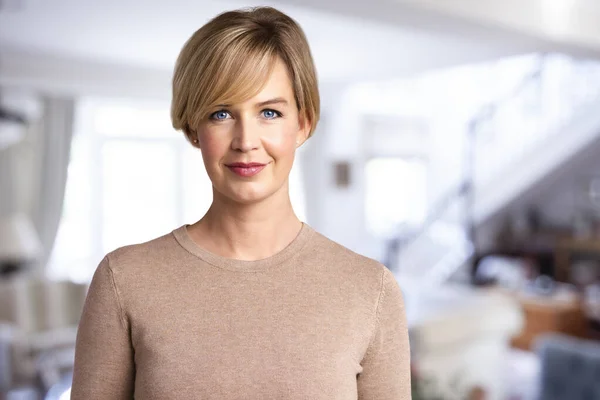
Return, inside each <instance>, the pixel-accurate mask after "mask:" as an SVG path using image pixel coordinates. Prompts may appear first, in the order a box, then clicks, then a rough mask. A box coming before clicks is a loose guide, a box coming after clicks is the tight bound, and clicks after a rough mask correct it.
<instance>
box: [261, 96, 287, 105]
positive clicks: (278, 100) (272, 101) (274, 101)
mask: <svg viewBox="0 0 600 400" xmlns="http://www.w3.org/2000/svg"><path fill="white" fill-rule="evenodd" d="M271 104H282V105H285V106H287V105H288V101H287V100H286V99H284V98H283V97H275V98H274V99H270V100H266V101H261V102H260V103H257V104H256V107H264V106H267V105H271Z"/></svg>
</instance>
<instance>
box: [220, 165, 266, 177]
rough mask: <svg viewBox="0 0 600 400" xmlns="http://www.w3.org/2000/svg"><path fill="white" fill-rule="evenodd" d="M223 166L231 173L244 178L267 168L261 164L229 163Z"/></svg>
mask: <svg viewBox="0 0 600 400" xmlns="http://www.w3.org/2000/svg"><path fill="white" fill-rule="evenodd" d="M225 165H226V166H227V168H229V169H230V170H231V171H232V172H233V173H235V174H237V175H239V176H242V177H245V178H247V177H251V176H254V175H256V174H258V173H259V172H260V171H262V170H263V169H264V168H265V167H266V166H267V164H261V163H231V164H225Z"/></svg>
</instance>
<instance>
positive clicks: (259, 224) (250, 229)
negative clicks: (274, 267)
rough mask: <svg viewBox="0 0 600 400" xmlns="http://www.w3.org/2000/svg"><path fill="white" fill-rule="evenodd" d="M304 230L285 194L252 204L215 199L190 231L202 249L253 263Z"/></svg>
mask: <svg viewBox="0 0 600 400" xmlns="http://www.w3.org/2000/svg"><path fill="white" fill-rule="evenodd" d="M301 228H302V223H301V221H300V220H299V219H298V217H297V216H296V214H295V213H294V210H293V208H292V205H291V202H290V199H289V195H287V193H285V196H277V195H275V196H271V198H268V199H265V200H263V201H261V202H260V203H257V204H250V205H242V204H239V203H233V202H230V201H227V199H220V198H219V197H218V196H215V198H214V199H213V203H212V205H211V207H210V208H209V210H208V211H207V213H206V214H205V215H204V217H202V219H201V220H200V221H198V222H196V223H195V224H193V225H191V226H190V227H189V228H188V232H189V233H190V236H191V237H192V239H193V240H195V241H196V242H197V243H198V245H199V246H201V247H203V248H204V249H205V250H207V251H209V252H211V253H213V254H216V255H219V256H222V257H226V258H234V259H238V260H247V261H253V260H260V259H264V258H268V257H271V256H272V255H274V254H276V253H278V252H280V251H281V250H283V249H284V248H285V247H287V246H288V245H289V244H290V243H291V242H292V241H293V240H294V239H295V238H296V236H297V235H298V233H299V231H300V229H301Z"/></svg>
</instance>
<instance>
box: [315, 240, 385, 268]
mask: <svg viewBox="0 0 600 400" xmlns="http://www.w3.org/2000/svg"><path fill="white" fill-rule="evenodd" d="M309 254H312V255H313V256H315V257H318V258H319V259H321V260H323V261H324V262H326V263H327V264H328V265H335V266H336V267H338V270H341V271H347V272H349V273H351V274H357V273H358V274H359V275H361V276H363V277H364V276H365V275H370V276H372V277H374V278H376V279H381V277H382V274H383V273H384V271H385V270H386V269H387V268H386V267H385V266H384V265H383V264H382V263H380V262H379V261H377V260H375V259H373V258H370V257H367V256H365V255H362V254H359V253H357V252H356V251H353V250H350V249H349V248H348V247H346V246H344V245H342V244H340V243H338V242H336V241H334V240H332V239H329V238H328V237H326V236H325V235H323V234H321V233H319V232H317V231H315V234H314V235H313V238H312V246H311V249H310V252H309Z"/></svg>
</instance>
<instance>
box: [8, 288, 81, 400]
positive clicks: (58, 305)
mask: <svg viewBox="0 0 600 400" xmlns="http://www.w3.org/2000/svg"><path fill="white" fill-rule="evenodd" d="M87 289H88V286H87V285H85V284H77V283H73V282H68V281H50V280H46V279H41V278H35V277H27V276H19V277H14V278H12V279H10V280H2V281H0V393H5V392H7V390H8V389H10V388H15V387H22V386H30V387H32V386H33V387H36V388H38V389H39V390H40V391H42V392H43V391H44V390H47V389H48V388H49V387H51V386H52V385H53V384H55V383H56V382H57V381H58V380H59V379H60V377H61V375H62V374H63V373H64V372H65V371H69V370H70V369H71V368H72V364H73V355H74V347H75V339H76V335H77V324H78V322H79V318H80V316H81V311H82V309H83V304H84V302H85V296H86V294H87Z"/></svg>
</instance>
